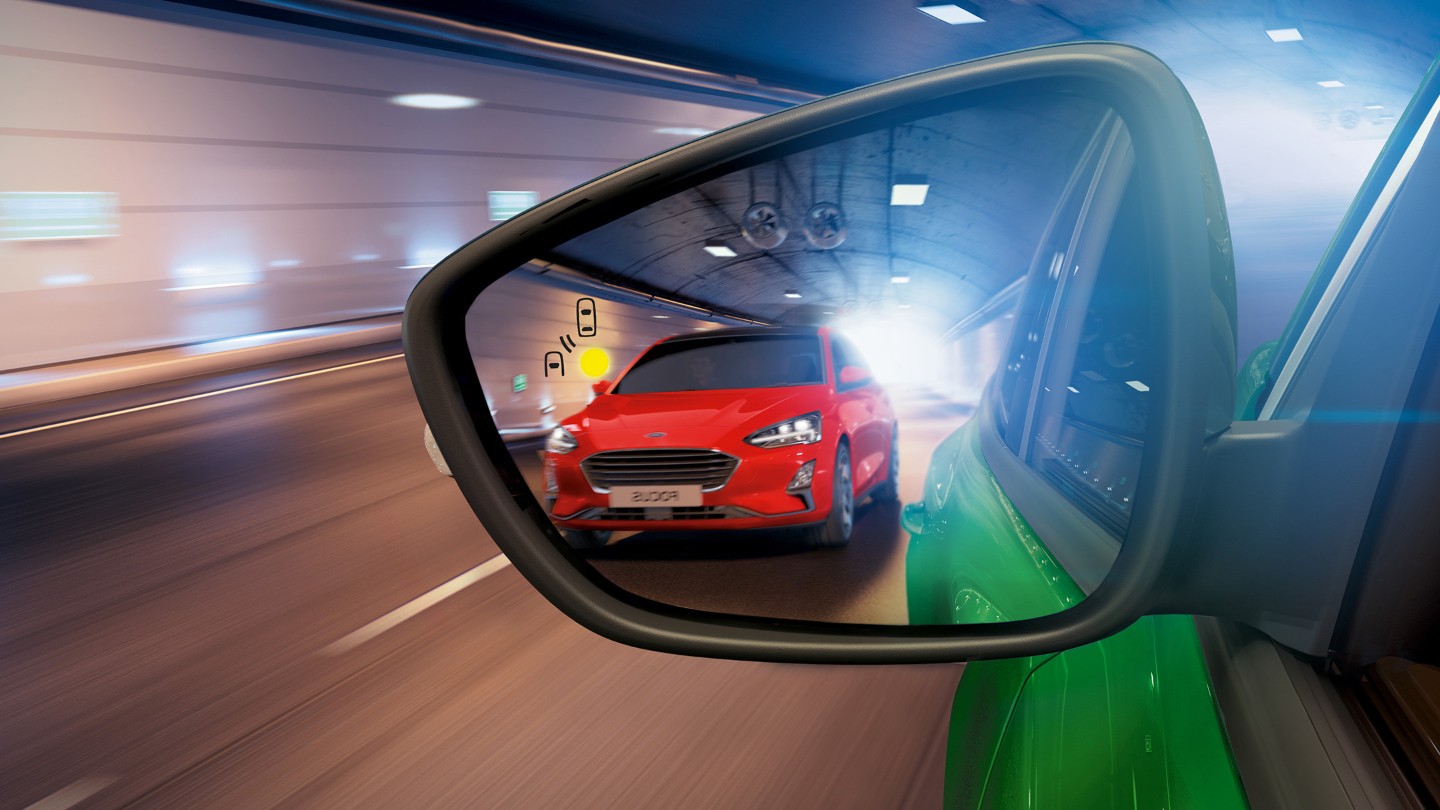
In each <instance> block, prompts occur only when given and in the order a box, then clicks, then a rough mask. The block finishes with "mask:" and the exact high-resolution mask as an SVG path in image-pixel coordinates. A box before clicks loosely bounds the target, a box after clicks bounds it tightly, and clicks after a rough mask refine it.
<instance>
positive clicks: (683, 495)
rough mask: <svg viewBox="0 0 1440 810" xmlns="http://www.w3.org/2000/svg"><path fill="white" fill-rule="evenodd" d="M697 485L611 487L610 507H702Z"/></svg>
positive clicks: (702, 497) (702, 503) (702, 500)
mask: <svg viewBox="0 0 1440 810" xmlns="http://www.w3.org/2000/svg"><path fill="white" fill-rule="evenodd" d="M704 504H705V500H704V496H703V495H701V494H700V485H699V484H684V485H681V486H673V487H611V488H610V507H611V508H612V509H616V508H620V507H627V508H634V507H637V506H638V507H644V508H647V509H648V508H651V507H656V506H704Z"/></svg>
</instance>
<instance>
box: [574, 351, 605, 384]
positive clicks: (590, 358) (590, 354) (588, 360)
mask: <svg viewBox="0 0 1440 810" xmlns="http://www.w3.org/2000/svg"><path fill="white" fill-rule="evenodd" d="M609 370H610V355H608V354H606V353H605V350H604V349H586V350H585V351H583V352H581V353H580V371H582V372H584V374H585V376H586V377H599V376H600V375H602V374H604V373H605V372H607V371H609Z"/></svg>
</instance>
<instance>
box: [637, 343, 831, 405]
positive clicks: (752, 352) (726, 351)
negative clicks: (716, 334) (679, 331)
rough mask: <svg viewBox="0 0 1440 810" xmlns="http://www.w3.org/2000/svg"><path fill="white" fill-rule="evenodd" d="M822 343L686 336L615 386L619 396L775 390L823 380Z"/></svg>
mask: <svg viewBox="0 0 1440 810" xmlns="http://www.w3.org/2000/svg"><path fill="white" fill-rule="evenodd" d="M820 358H821V354H820V340H819V338H814V337H804V336H759V335H757V336H746V337H728V338H717V339H705V338H688V339H684V340H672V341H666V342H664V343H661V344H658V345H656V346H655V347H654V348H652V349H650V351H648V352H646V353H645V355H644V356H643V357H641V358H640V359H639V360H637V361H636V362H635V365H634V366H633V367H632V368H631V369H630V370H629V371H628V372H626V374H625V376H624V377H622V378H621V379H620V382H619V383H618V384H617V385H616V386H615V393H617V394H654V393H660V392H665V391H716V390H721V389H727V388H778V387H781V386H790V385H818V384H820V383H823V382H825V371H824V365H823V363H822V362H821V359H820Z"/></svg>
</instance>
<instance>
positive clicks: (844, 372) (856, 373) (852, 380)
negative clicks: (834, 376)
mask: <svg viewBox="0 0 1440 810" xmlns="http://www.w3.org/2000/svg"><path fill="white" fill-rule="evenodd" d="M869 381H870V372H869V371H868V370H866V369H863V368H860V367H859V366H846V367H844V368H842V369H840V384H841V385H845V386H849V385H861V384H864V383H867V382H869Z"/></svg>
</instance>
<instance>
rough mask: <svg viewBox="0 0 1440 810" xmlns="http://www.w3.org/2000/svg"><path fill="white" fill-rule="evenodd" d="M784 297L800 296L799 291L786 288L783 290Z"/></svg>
mask: <svg viewBox="0 0 1440 810" xmlns="http://www.w3.org/2000/svg"><path fill="white" fill-rule="evenodd" d="M785 297H786V298H799V297H800V293H799V291H798V290H786V291H785Z"/></svg>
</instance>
